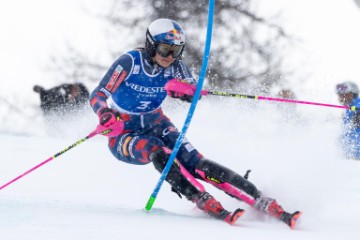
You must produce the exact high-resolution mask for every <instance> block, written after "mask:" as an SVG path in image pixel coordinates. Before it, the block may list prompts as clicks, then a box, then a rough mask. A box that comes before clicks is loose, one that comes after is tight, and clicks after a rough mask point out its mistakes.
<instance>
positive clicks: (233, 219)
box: [225, 208, 245, 225]
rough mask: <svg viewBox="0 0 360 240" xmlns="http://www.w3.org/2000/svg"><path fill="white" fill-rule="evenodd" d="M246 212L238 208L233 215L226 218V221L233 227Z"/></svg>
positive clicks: (230, 214)
mask: <svg viewBox="0 0 360 240" xmlns="http://www.w3.org/2000/svg"><path fill="white" fill-rule="evenodd" d="M244 213H245V210H244V209H241V208H238V209H236V210H235V211H234V212H233V213H229V215H228V216H227V217H226V218H225V221H226V222H227V223H229V224H231V225H233V224H234V223H235V222H236V221H237V219H238V218H239V217H241V216H242V215H244Z"/></svg>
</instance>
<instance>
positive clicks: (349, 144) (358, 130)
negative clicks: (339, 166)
mask: <svg viewBox="0 0 360 240" xmlns="http://www.w3.org/2000/svg"><path fill="white" fill-rule="evenodd" d="M336 93H337V95H338V97H339V102H340V103H341V104H342V105H344V106H349V107H355V108H356V110H355V111H353V110H351V109H348V110H346V112H345V114H344V116H343V131H342V134H341V142H342V148H343V150H344V154H345V156H346V157H347V158H351V159H360V111H359V109H360V98H359V88H358V86H357V85H356V83H354V82H351V81H346V82H343V83H339V84H337V85H336Z"/></svg>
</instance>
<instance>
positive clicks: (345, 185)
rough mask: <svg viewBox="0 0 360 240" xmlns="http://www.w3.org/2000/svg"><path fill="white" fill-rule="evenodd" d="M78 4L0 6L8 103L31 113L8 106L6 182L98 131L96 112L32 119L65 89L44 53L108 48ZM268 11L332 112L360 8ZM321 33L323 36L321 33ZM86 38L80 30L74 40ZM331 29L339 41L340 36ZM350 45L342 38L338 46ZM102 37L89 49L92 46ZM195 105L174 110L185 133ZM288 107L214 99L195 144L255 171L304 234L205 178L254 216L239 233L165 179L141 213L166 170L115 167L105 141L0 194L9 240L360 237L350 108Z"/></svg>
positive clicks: (197, 123) (39, 0)
mask: <svg viewBox="0 0 360 240" xmlns="http://www.w3.org/2000/svg"><path fill="white" fill-rule="evenodd" d="M79 1H80V0H78V1H70V0H64V1H61V4H60V3H57V1H48V0H33V1H31V3H30V2H28V1H23V0H14V1H6V2H5V1H1V3H0V20H1V21H0V26H1V29H2V31H3V32H4V34H2V35H1V36H0V50H1V53H2V54H1V55H0V65H1V66H2V67H1V68H0V75H1V79H2V80H1V83H2V88H1V89H0V94H1V95H0V97H1V99H2V98H4V99H9V100H10V102H12V103H13V104H14V106H17V107H19V108H20V109H22V110H23V111H24V112H23V113H24V114H23V115H19V112H16V111H15V110H16V109H15V110H14V109H12V112H10V113H9V112H8V111H5V110H4V109H3V107H4V106H3V105H0V110H1V111H0V117H1V118H0V119H1V120H2V124H1V127H0V145H1V151H0V166H1V168H0V186H2V185H3V184H5V183H7V182H8V181H10V180H11V179H14V178H15V177H17V176H19V175H21V174H22V173H24V172H25V171H27V170H29V169H31V168H32V167H34V166H36V165H37V164H39V163H41V162H42V161H44V160H46V159H48V158H50V157H51V156H53V155H55V154H56V153H58V152H60V151H62V150H63V149H65V148H67V147H68V146H70V145H72V144H73V143H74V142H77V141H78V140H80V139H82V138H84V137H85V136H86V135H88V134H89V133H90V132H91V131H92V130H93V128H95V126H96V124H97V119H96V116H94V114H92V113H91V111H90V109H88V112H87V113H86V114H84V115H82V116H81V117H74V118H71V119H65V120H61V121H56V120H54V121H53V122H52V123H51V124H50V123H47V122H46V121H44V119H42V117H41V115H40V114H39V111H37V110H36V109H37V108H36V106H37V104H38V99H37V97H38V96H37V95H35V94H34V93H33V92H32V90H31V88H32V86H33V85H34V84H37V83H44V85H45V87H50V86H52V85H53V84H55V83H56V81H55V80H53V79H51V78H50V76H51V75H49V74H48V73H46V72H44V69H43V67H42V66H43V64H44V62H46V59H47V56H48V54H49V52H51V51H59V52H61V50H62V49H63V47H64V46H63V40H64V39H65V40H69V39H71V40H72V41H75V42H76V41H78V42H79V44H80V43H83V40H84V39H87V40H88V39H92V40H94V41H95V42H96V44H98V43H99V42H101V41H102V40H101V39H99V36H98V35H97V34H96V29H97V27H98V26H97V24H96V23H95V22H94V19H91V18H89V17H88V16H85V14H84V13H83V12H80V7H79V6H78V5H77V4H76V3H79ZM80 2H81V1H80ZM263 2H268V1H263ZM92 3H96V1H92ZM301 3H302V4H303V5H301ZM98 4H100V3H98ZM271 4H272V8H275V7H274V4H275V6H276V4H278V5H279V8H281V7H282V8H284V9H286V11H285V14H286V16H287V18H288V19H286V22H287V24H288V26H289V27H292V26H295V27H294V28H295V29H296V31H297V32H298V33H299V34H303V36H304V37H305V43H304V45H303V48H304V51H303V53H306V54H308V55H307V56H306V57H307V58H305V57H304V56H297V57H295V59H294V58H289V63H291V64H300V65H301V66H304V71H308V70H309V69H307V68H305V66H307V67H308V66H311V70H315V74H314V75H312V77H311V78H309V79H307V81H304V82H293V84H294V86H296V87H297V89H296V90H298V91H299V94H298V92H297V95H298V98H299V99H300V100H308V101H319V102H325V103H330V104H337V100H336V96H335V94H334V92H333V86H334V84H335V83H336V82H337V81H339V80H340V78H342V77H347V78H351V79H355V80H357V79H358V77H359V76H358V75H359V72H358V67H357V65H356V66H354V65H355V64H354V63H357V62H359V61H358V59H357V58H358V56H360V54H358V53H357V52H358V51H359V45H358V42H359V31H357V29H358V27H357V23H358V20H359V17H360V11H359V10H358V9H357V8H356V7H355V4H354V3H353V2H352V1H343V0H341V1H340V0H334V1H331V2H330V1H325V0H318V1H316V3H315V2H314V1H308V0H307V1H295V3H293V2H292V3H291V4H290V3H288V1H284V0H276V1H272V3H271ZM309 5H311V6H313V8H309ZM18 6H22V7H18ZM280 6H281V7H280ZM351 6H353V8H351ZM306 10H308V11H306ZM335 10H336V11H335ZM303 12H306V14H305V15H306V16H307V18H304V17H303V16H304V14H301V13H303ZM317 13H318V14H319V13H321V16H322V18H321V19H320V20H319V21H318V20H317V19H318V16H319V15H318V14H317ZM334 13H337V14H338V15H336V16H338V17H336V18H335V17H334V16H335V14H334ZM64 16H66V18H65V17H64ZM89 21H90V22H89ZM301 23H306V24H305V25H300V24H301ZM321 26H326V27H325V28H321V29H322V31H321V34H316V33H317V31H316V29H319V28H320V27H321ZM331 26H332V27H331ZM344 26H346V27H344ZM79 29H81V30H82V32H81V34H76V32H78V31H79ZM293 31H295V30H293ZM336 32H338V33H339V35H341V36H343V37H342V38H341V37H340V36H339V38H334V37H331V36H334V35H332V34H331V33H336ZM312 37H313V38H312ZM344 39H347V41H346V43H342V44H341V43H339V42H342V41H343V40H344ZM94 41H86V44H81V47H84V48H85V49H86V48H87V47H89V49H92V47H91V46H92V45H93V44H94ZM306 41H307V42H306ZM334 46H336V47H334ZM90 47H91V48H90ZM332 50H333V51H332ZM341 50H344V51H341ZM328 54H330V55H328ZM337 56H338V57H337ZM305 60H308V61H305ZM304 62H305V63H306V64H304ZM341 80H342V79H341ZM1 99H0V100H1ZM29 106H30V108H29ZM188 106H189V105H188V104H186V103H179V102H177V101H173V100H169V101H168V102H167V103H166V105H165V111H166V113H168V115H169V117H170V118H171V119H172V120H173V121H174V123H175V124H176V125H177V126H178V127H179V128H181V126H182V124H183V121H184V119H185V116H186V113H187V109H188ZM284 106H288V105H284V104H283V105H279V104H275V103H270V102H264V101H262V102H261V101H255V100H247V99H232V98H226V97H215V96H213V97H206V98H203V99H202V100H201V101H200V102H199V105H198V107H197V110H196V113H195V115H194V118H193V121H192V123H191V125H190V128H189V131H188V134H187V138H188V139H189V140H190V141H191V142H192V143H193V145H194V146H195V147H196V148H198V150H199V151H200V152H202V153H203V154H204V155H205V156H206V157H208V158H209V159H213V160H215V161H217V162H219V163H221V164H223V165H225V166H227V167H229V168H231V169H234V170H235V171H237V172H239V173H240V174H244V173H245V172H246V170H248V169H251V170H252V172H251V173H250V178H249V179H250V181H252V182H253V183H254V184H255V185H256V186H257V187H258V188H259V189H260V190H262V191H263V192H264V193H265V194H266V195H268V196H270V197H273V198H276V199H277V200H278V202H279V203H280V204H281V205H282V206H283V207H284V208H285V209H286V210H288V211H295V210H301V211H303V216H302V218H301V219H300V221H299V223H298V225H297V228H296V229H295V230H290V229H289V228H288V227H287V226H286V225H284V224H282V223H280V222H279V221H277V220H275V219H272V218H270V217H268V216H265V215H264V214H261V213H259V212H257V211H255V210H254V209H251V208H249V207H248V206H247V205H246V204H245V203H243V202H239V201H236V200H235V199H232V198H230V197H229V196H227V195H226V194H224V193H222V192H221V191H219V190H217V189H215V188H213V187H211V186H209V185H208V184H205V183H204V185H205V187H206V189H207V190H208V191H209V192H210V193H211V194H213V195H214V196H215V197H216V198H217V199H218V200H219V201H220V202H221V203H222V204H223V206H224V207H225V208H227V209H229V210H232V209H235V208H238V207H241V208H244V209H245V210H246V214H245V215H244V216H243V217H242V218H241V219H239V220H238V222H237V223H236V224H235V225H234V226H230V225H228V224H226V223H223V222H220V221H217V220H215V219H213V218H211V217H208V216H207V215H205V214H204V213H203V212H201V211H200V210H198V209H196V208H195V207H194V204H193V203H191V202H188V201H187V200H185V199H180V198H178V197H177V196H176V194H174V193H172V192H171V191H170V187H169V185H168V184H167V183H164V185H163V187H162V189H161V191H160V193H159V195H158V197H157V200H156V202H155V204H154V208H153V209H152V211H151V212H149V213H147V212H145V211H144V210H143V208H144V206H145V204H146V202H147V200H148V198H149V196H150V194H151V193H152V191H153V189H154V187H155V185H156V183H157V181H158V179H159V174H158V173H157V172H156V171H155V170H154V168H153V166H152V165H151V164H150V165H146V166H132V165H128V164H124V163H122V162H119V161H117V160H116V159H115V158H114V157H113V156H112V155H111V154H110V152H109V151H108V149H107V146H106V145H107V141H106V139H105V138H104V137H102V136H95V137H93V138H91V139H89V140H87V141H85V142H83V143H81V144H80V145H78V146H76V147H75V148H73V149H71V150H69V151H67V152H65V153H63V154H62V155H60V156H59V157H57V158H55V159H53V160H52V161H50V162H48V163H47V164H45V165H43V166H42V167H40V168H38V169H37V170H35V171H33V172H31V173H30V174H28V175H26V176H24V177H23V178H21V179H19V180H18V181H16V182H14V183H13V184H11V185H9V186H7V187H6V188H4V189H2V190H1V191H0V239H6V240H13V239H14V240H15V239H19V240H23V239H37V240H42V239H44V240H45V239H46V240H48V239H54V240H56V239H76V240H81V239H87V240H91V239H119V238H121V239H143V238H150V239H160V240H161V239H169V238H171V239H174V240H177V239H184V238H191V239H196V238H206V239H239V238H241V239H267V238H269V237H270V238H271V239H277V240H282V239H295V240H296V239H326V240H335V239H336V240H338V239H340V238H341V239H357V238H358V235H359V233H360V230H359V229H360V228H359V227H360V215H359V214H358V213H359V211H360V205H359V201H360V175H359V172H360V162H359V161H355V160H347V159H344V158H343V157H342V155H341V152H340V150H339V149H338V147H337V146H338V145H337V137H338V134H339V131H340V115H341V113H342V110H339V109H331V108H324V107H319V106H302V105H296V109H295V111H296V112H295V113H293V114H294V115H291V113H289V114H290V115H287V117H285V116H284V112H283V111H284V109H283V108H284ZM278 107H280V109H279V108H278ZM281 109H282V110H281ZM285 109H286V108H285ZM288 110H289V111H291V109H288ZM289 116H290V117H289Z"/></svg>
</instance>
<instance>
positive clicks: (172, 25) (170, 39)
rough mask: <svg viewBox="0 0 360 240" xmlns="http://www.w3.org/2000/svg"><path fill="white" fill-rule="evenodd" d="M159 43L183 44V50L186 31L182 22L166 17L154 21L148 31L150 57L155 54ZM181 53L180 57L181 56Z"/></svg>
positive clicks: (147, 47) (146, 44) (147, 43)
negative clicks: (181, 24)
mask: <svg viewBox="0 0 360 240" xmlns="http://www.w3.org/2000/svg"><path fill="white" fill-rule="evenodd" d="M159 43H165V44H169V45H177V46H183V48H182V51H183V50H184V47H185V33H184V31H183V29H182V27H181V26H180V24H179V23H177V22H176V21H174V20H171V19H166V18H161V19H158V20H155V21H153V22H152V23H151V24H150V26H149V27H148V29H147V31H146V42H145V49H146V51H147V53H148V54H149V56H150V57H153V56H155V54H156V48H157V46H158V44H159ZM182 51H181V54H182ZM181 54H180V55H179V56H178V58H180V57H181Z"/></svg>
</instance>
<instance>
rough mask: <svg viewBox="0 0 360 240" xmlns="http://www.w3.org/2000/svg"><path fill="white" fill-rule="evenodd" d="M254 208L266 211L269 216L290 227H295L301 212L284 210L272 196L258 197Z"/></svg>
mask: <svg viewBox="0 0 360 240" xmlns="http://www.w3.org/2000/svg"><path fill="white" fill-rule="evenodd" d="M254 207H255V208H257V209H259V210H261V211H263V212H266V213H267V214H269V215H270V216H273V217H275V218H277V219H279V220H280V221H282V222H283V223H285V224H286V225H288V226H289V227H290V228H291V229H294V228H295V224H296V221H297V220H298V219H299V218H300V216H301V214H302V212H300V211H296V212H294V213H288V212H285V210H284V209H283V208H282V207H281V206H280V205H279V204H278V203H277V202H276V200H275V199H272V198H264V197H261V196H260V197H259V198H258V199H257V200H256V203H255V205H254Z"/></svg>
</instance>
